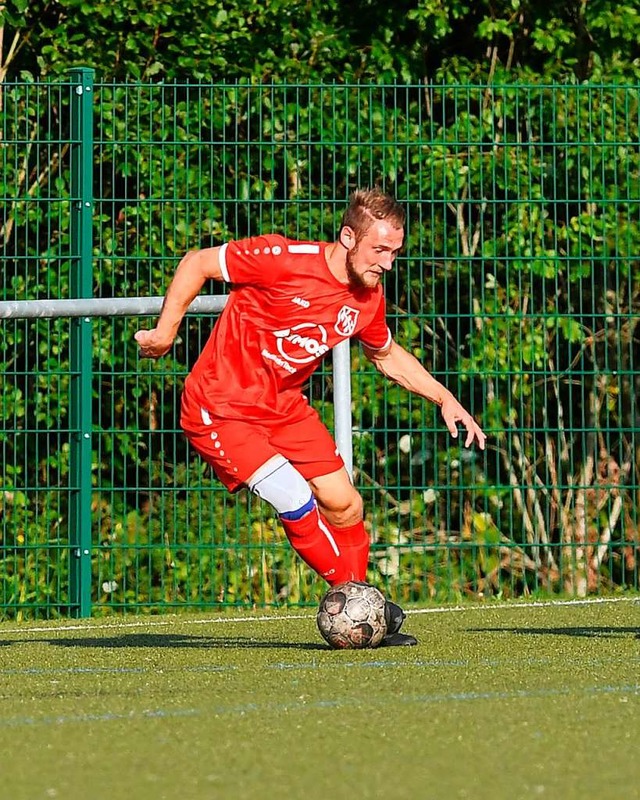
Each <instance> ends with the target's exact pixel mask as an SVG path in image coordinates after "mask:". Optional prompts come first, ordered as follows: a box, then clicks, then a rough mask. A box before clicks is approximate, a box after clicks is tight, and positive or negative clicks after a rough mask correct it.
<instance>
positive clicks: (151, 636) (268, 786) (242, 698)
mask: <svg viewBox="0 0 640 800" xmlns="http://www.w3.org/2000/svg"><path fill="white" fill-rule="evenodd" d="M405 628H406V629H407V630H408V631H410V632H412V633H415V634H416V635H417V636H418V637H419V640H420V644H419V645H418V646H417V647H412V648H382V649H377V650H370V651H349V652H347V651H331V650H329V649H328V648H327V647H326V645H325V644H324V642H323V641H322V640H321V639H320V636H319V634H318V633H317V631H316V629H315V624H314V619H313V616H312V614H311V612H309V611H307V612H290V613H286V612H281V613H274V614H269V615H264V614H258V613H256V614H255V615H247V616H244V617H243V618H242V619H235V618H233V617H230V616H228V615H223V614H216V613H213V612H212V613H211V614H198V615H197V616H195V615H180V616H170V617H155V618H134V619H131V618H126V619H120V620H116V619H110V620H88V621H80V622H62V621H59V622H51V623H24V624H20V625H16V624H15V623H4V624H2V625H0V697H1V704H0V787H1V788H0V797H2V798H4V797H6V798H11V799H12V800H23V798H24V800H34V799H35V798H51V797H57V798H62V799H63V800H75V799H76V798H78V800H81V799H82V800H84V798H92V800H103V799H104V800H120V798H126V800H147V798H149V800H151V798H153V800H160V799H161V798H172V799H173V798H181V799H183V800H200V799H201V798H202V799H203V800H205V799H206V800H208V799H209V798H238V799H239V800H243V799H244V798H247V799H253V798H271V797H277V798H303V799H304V800H316V798H318V800H320V798H322V799H323V800H325V798H331V800H341V799H342V798H345V800H346V798H349V799H350V800H358V799H359V798H381V799H382V798H385V800H386V799H388V800H404V798H412V799H416V800H419V799H421V798H428V799H429V800H430V799H431V798H441V799H442V800H449V798H474V800H484V798H487V800H488V799H489V798H491V799H492V800H501V799H502V798H505V800H507V799H508V800H517V798H546V799H547V800H548V799H549V798H553V799H554V800H555V798H558V799H560V798H562V799H563V800H564V799H568V800H570V799H571V798H585V797H587V798H597V799H598V800H606V799H607V798H612V800H613V799H614V798H615V800H620V799H622V798H624V800H627V799H629V800H631V799H632V798H640V759H639V757H638V752H639V745H638V740H639V738H640V680H639V679H638V667H639V666H640V603H638V602H637V601H634V600H629V599H623V600H620V601H617V602H596V603H585V604H554V605H551V604H548V605H512V606H504V605H500V606H491V605H485V606H480V607H478V606H474V607H469V608H466V609H444V610H435V609H426V610H424V611H422V612H421V611H419V610H414V613H411V614H410V615H409V617H408V619H407V621H406V623H405Z"/></svg>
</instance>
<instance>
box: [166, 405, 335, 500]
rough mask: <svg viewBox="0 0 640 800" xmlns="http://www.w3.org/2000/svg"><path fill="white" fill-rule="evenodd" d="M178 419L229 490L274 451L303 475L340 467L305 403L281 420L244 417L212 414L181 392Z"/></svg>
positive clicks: (330, 439) (313, 475)
mask: <svg viewBox="0 0 640 800" xmlns="http://www.w3.org/2000/svg"><path fill="white" fill-rule="evenodd" d="M180 424H181V426H182V429H183V430H184V433H185V436H186V437H187V439H188V440H189V442H190V443H191V445H192V446H193V448H194V449H195V450H196V451H197V452H198V453H199V454H200V456H201V457H202V458H203V459H204V460H205V461H206V462H207V463H208V464H210V465H211V467H212V468H213V471H214V472H215V473H216V475H217V476H218V478H219V479H220V480H221V481H222V483H224V485H225V486H226V487H227V489H229V491H231V492H233V491H236V490H237V489H239V488H240V487H241V486H242V485H244V484H246V482H247V480H248V479H249V478H250V477H251V476H252V475H253V473H254V472H255V471H256V470H257V469H258V468H259V467H261V466H262V465H263V464H265V463H266V462H267V461H268V460H269V459H270V458H273V456H275V455H278V454H279V455H283V456H284V457H285V458H287V459H288V460H289V461H290V462H291V463H292V464H293V465H294V467H296V469H297V470H298V471H299V472H300V474H301V475H302V476H303V477H304V478H305V479H306V480H310V479H311V478H317V477H318V476H319V475H328V474H330V473H331V472H336V471H337V470H339V469H340V468H341V467H344V461H343V460H342V456H341V455H340V454H339V452H338V448H337V447H336V443H335V441H334V439H333V437H332V436H331V434H330V433H329V431H328V430H327V429H326V427H325V426H324V424H323V423H322V422H321V421H320V417H319V416H318V413H317V412H316V411H315V409H313V408H311V406H309V405H307V404H306V403H305V404H302V403H301V405H300V411H299V413H298V412H297V411H296V413H295V414H294V415H293V416H292V417H289V418H287V419H286V420H284V421H282V420H277V421H274V420H267V421H251V422H245V421H243V420H236V419H222V418H220V417H216V415H215V414H213V413H212V412H211V411H208V410H207V409H204V408H201V407H200V406H199V405H198V404H197V403H195V402H194V401H193V399H192V398H191V397H189V396H188V395H186V394H185V393H183V395H182V411H181V415H180Z"/></svg>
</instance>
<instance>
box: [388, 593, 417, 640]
mask: <svg viewBox="0 0 640 800" xmlns="http://www.w3.org/2000/svg"><path fill="white" fill-rule="evenodd" d="M384 616H385V619H386V620H387V632H386V634H385V635H384V637H383V639H382V641H381V642H380V645H379V647H412V646H413V645H415V644H418V640H417V639H416V637H415V636H412V635H411V634H410V633H400V628H401V627H402V623H403V622H404V621H405V619H406V618H407V615H406V614H405V613H404V611H403V610H402V609H401V608H400V606H399V605H397V604H396V603H392V602H391V600H387V602H386V605H385V608H384Z"/></svg>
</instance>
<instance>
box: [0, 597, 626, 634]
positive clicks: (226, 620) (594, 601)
mask: <svg viewBox="0 0 640 800" xmlns="http://www.w3.org/2000/svg"><path fill="white" fill-rule="evenodd" d="M603 603H638V604H639V605H640V598H635V597H593V598H586V599H584V600H535V601H532V602H530V603H528V602H525V603H496V604H495V605H478V606H439V607H437V608H414V609H407V615H408V616H409V615H414V614H450V613H456V614H459V613H460V612H465V611H505V610H511V611H513V610H516V609H517V610H519V611H526V610H527V609H531V608H553V607H556V606H586V605H600V604H603ZM314 617H315V614H311V613H310V614H280V615H266V614H265V615H262V616H259V617H208V618H205V619H185V618H184V617H181V616H179V615H174V616H172V617H171V619H162V620H159V619H150V618H148V617H147V618H146V619H140V620H135V621H132V622H120V621H118V620H114V621H112V622H107V623H106V624H104V625H95V624H92V622H91V620H89V619H88V620H87V622H85V623H83V624H81V625H62V626H58V627H40V628H31V627H27V626H25V627H24V628H3V627H2V625H0V636H1V635H2V634H6V633H22V634H25V633H58V632H60V633H64V632H66V631H107V630H121V629H122V630H124V629H126V628H159V627H165V628H166V627H168V626H169V625H175V624H176V623H179V622H182V623H184V624H185V625H216V624H233V623H241V622H278V621H279V620H295V619H308V620H312V619H314Z"/></svg>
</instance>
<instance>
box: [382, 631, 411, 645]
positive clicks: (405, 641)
mask: <svg viewBox="0 0 640 800" xmlns="http://www.w3.org/2000/svg"><path fill="white" fill-rule="evenodd" d="M416 644H418V640H417V639H416V637H415V636H412V635H411V634H410V633H398V632H396V633H388V634H387V635H386V636H385V637H384V638H383V639H382V641H381V642H380V644H379V645H378V647H413V646H414V645H416Z"/></svg>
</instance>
